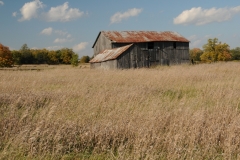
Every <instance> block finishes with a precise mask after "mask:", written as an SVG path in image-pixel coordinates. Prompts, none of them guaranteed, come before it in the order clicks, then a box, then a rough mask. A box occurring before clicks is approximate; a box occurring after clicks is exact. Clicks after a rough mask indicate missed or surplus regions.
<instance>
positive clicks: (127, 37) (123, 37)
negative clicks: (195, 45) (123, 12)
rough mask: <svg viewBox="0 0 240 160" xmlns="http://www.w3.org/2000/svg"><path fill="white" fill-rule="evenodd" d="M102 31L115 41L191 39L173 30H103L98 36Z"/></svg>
mask: <svg viewBox="0 0 240 160" xmlns="http://www.w3.org/2000/svg"><path fill="white" fill-rule="evenodd" d="M101 33H102V34H103V35H104V36H105V37H107V38H108V39H110V40H111V41H112V42H114V43H139V42H159V41H175V42H189V40H187V39H186V38H185V37H183V36H182V35H180V34H179V33H177V32H173V31H164V32H158V31H101V32H100V33H99V35H98V37H99V36H100V34H101ZM98 37H97V39H98ZM97 39H96V41H97ZM96 41H95V43H96ZM95 43H94V44H93V47H94V46H95Z"/></svg>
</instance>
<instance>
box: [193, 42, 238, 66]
mask: <svg viewBox="0 0 240 160" xmlns="http://www.w3.org/2000/svg"><path fill="white" fill-rule="evenodd" d="M190 58H191V60H192V62H200V61H201V62H216V61H233V60H240V47H236V48H234V49H230V47H229V45H228V44H227V43H221V42H219V41H218V39H217V38H214V39H208V42H207V43H206V44H205V45H203V49H202V50H201V49H200V48H193V49H190Z"/></svg>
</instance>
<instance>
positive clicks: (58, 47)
mask: <svg viewBox="0 0 240 160" xmlns="http://www.w3.org/2000/svg"><path fill="white" fill-rule="evenodd" d="M62 48H64V47H63V46H50V47H47V48H46V49H48V50H59V49H62Z"/></svg>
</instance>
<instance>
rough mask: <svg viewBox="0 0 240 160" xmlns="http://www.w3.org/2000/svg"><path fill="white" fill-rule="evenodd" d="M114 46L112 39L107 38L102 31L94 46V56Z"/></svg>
mask: <svg viewBox="0 0 240 160" xmlns="http://www.w3.org/2000/svg"><path fill="white" fill-rule="evenodd" d="M111 48H112V43H111V41H110V40H109V39H108V38H106V37H105V36H104V35H103V34H102V33H100V35H99V37H98V39H97V41H96V43H95V46H94V48H93V50H94V56H96V55H97V54H99V53H100V52H102V51H103V50H105V49H111Z"/></svg>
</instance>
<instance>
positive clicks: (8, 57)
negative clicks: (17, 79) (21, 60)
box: [0, 43, 13, 67]
mask: <svg viewBox="0 0 240 160" xmlns="http://www.w3.org/2000/svg"><path fill="white" fill-rule="evenodd" d="M12 65H13V57H12V53H11V51H10V50H9V48H8V47H7V46H4V45H2V44H1V43H0V67H12Z"/></svg>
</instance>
